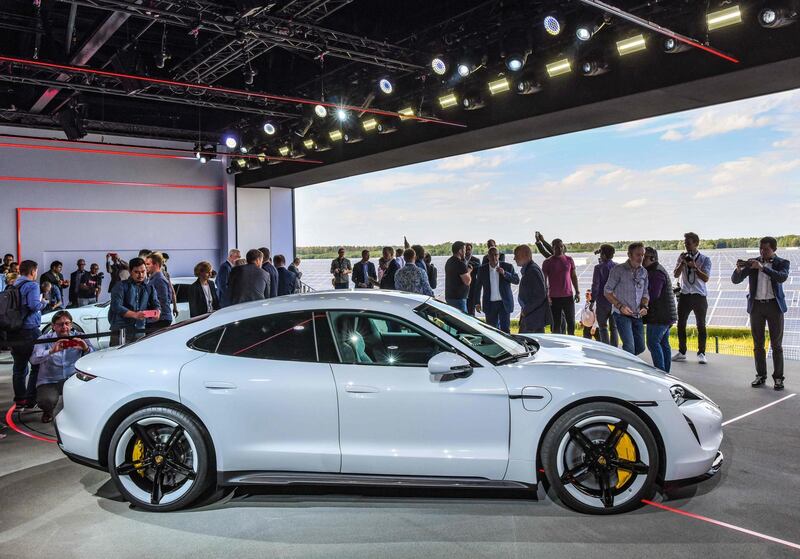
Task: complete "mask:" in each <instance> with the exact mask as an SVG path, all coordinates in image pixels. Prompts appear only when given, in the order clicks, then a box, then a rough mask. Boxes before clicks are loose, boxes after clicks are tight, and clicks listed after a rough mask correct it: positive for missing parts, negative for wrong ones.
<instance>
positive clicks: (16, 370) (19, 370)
mask: <svg viewBox="0 0 800 559" xmlns="http://www.w3.org/2000/svg"><path fill="white" fill-rule="evenodd" d="M38 274H39V265H38V264H37V263H36V262H34V261H33V260H23V261H22V263H20V265H19V277H18V278H17V279H16V281H15V282H14V287H16V288H17V289H19V299H20V306H21V310H22V311H23V313H24V316H25V318H24V319H23V321H22V327H21V328H20V329H19V330H16V331H14V332H11V333H10V337H9V340H8V341H10V342H16V343H14V345H12V346H11V357H12V358H13V359H14V365H13V368H12V371H13V372H12V384H13V386H14V402H15V403H16V404H17V407H18V408H32V407H34V406H35V405H36V376H37V374H38V371H39V367H38V366H36V365H34V366H33V367H32V368H31V371H30V375H28V360H29V359H30V358H31V354H33V342H35V341H36V338H38V337H39V335H40V334H41V332H40V328H41V326H42V309H44V308H45V307H46V306H47V301H43V300H42V293H41V291H40V288H39V282H38V281H36V277H37V276H38ZM53 288H54V289H55V286H54V287H53ZM25 377H28V381H27V383H26V382H25Z"/></svg>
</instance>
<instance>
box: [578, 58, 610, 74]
mask: <svg viewBox="0 0 800 559" xmlns="http://www.w3.org/2000/svg"><path fill="white" fill-rule="evenodd" d="M608 70H609V69H608V64H606V62H605V61H601V60H584V61H583V62H582V63H581V74H583V75H584V76H587V77H591V76H600V75H602V74H605V73H607V72H608Z"/></svg>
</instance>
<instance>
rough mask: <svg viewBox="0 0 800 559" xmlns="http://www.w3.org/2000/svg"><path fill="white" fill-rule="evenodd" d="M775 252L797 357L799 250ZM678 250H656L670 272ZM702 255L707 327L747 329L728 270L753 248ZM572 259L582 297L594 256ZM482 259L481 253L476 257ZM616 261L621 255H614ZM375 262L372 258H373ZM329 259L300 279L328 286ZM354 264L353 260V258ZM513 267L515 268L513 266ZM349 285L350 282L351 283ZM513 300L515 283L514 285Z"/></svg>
mask: <svg viewBox="0 0 800 559" xmlns="http://www.w3.org/2000/svg"><path fill="white" fill-rule="evenodd" d="M778 253H779V254H780V255H781V256H782V257H783V258H788V259H789V260H790V261H791V262H792V271H791V273H790V275H789V279H788V280H787V281H786V283H784V286H783V288H784V291H785V292H786V303H787V304H788V306H789V312H787V313H786V315H785V316H784V318H785V327H784V339H783V347H784V354H785V356H786V358H787V359H795V360H800V250H796V249H781V250H779V251H778ZM679 254H680V251H675V250H672V251H668V250H663V251H659V258H660V261H661V263H662V265H663V266H664V267H665V268H666V269H667V271H669V272H671V271H672V270H673V269H674V266H675V263H676V262H677V259H678V255H679ZM704 254H706V255H708V256H709V257H710V258H711V262H712V268H711V279H710V281H709V282H708V317H707V324H708V325H709V326H721V327H739V328H749V327H750V320H749V316H748V314H747V307H746V299H745V296H746V295H747V289H748V288H747V282H744V283H741V284H739V285H734V284H733V283H732V282H731V272H733V269H734V267H735V266H736V260H737V259H740V258H741V259H747V258H755V257H757V256H758V250H756V249H722V250H711V251H706V252H705V253H704ZM570 256H572V258H573V259H574V260H575V266H576V271H577V273H578V285H579V286H580V289H581V300H583V299H584V295H585V293H586V290H587V289H590V288H591V286H592V273H593V270H594V265H595V264H596V263H597V257H596V256H595V255H593V254H586V253H576V254H570ZM479 257H480V258H482V255H481V256H479ZM535 259H536V261H537V262H538V263H539V264H540V265H541V263H542V262H543V261H544V259H543V258H542V257H541V256H539V255H536V256H535ZM432 260H433V264H434V265H435V266H436V267H437V268H438V270H439V285H438V286H437V287H436V289H435V290H434V291H435V293H436V296H437V297H439V298H440V299H444V265H445V261H446V260H447V257H446V256H434V257H433V259H432ZM615 260H617V261H618V262H622V261H624V260H625V258H624V257H617V258H615ZM373 261H375V260H373ZM506 262H508V263H510V264H513V258H512V255H506ZM330 263H331V261H330V260H304V261H303V262H302V264H301V266H300V269H301V270H302V271H303V281H304V282H305V283H307V284H308V285H309V286H310V287H312V288H313V289H315V290H318V291H319V290H325V289H331V288H332V286H331V275H330V273H329V270H330ZM352 263H353V264H355V263H356V260H352ZM515 268H516V267H515ZM517 271H519V269H518V268H517ZM351 285H352V284H351ZM513 290H514V297H515V300H516V291H517V290H516V286H513ZM580 309H581V305H576V309H575V310H576V312H580ZM518 315H519V307H518V306H517V308H515V310H514V314H513V316H514V317H517V316H518ZM689 324H694V315H692V316H691V317H690V318H689Z"/></svg>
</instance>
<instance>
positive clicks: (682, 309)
mask: <svg viewBox="0 0 800 559" xmlns="http://www.w3.org/2000/svg"><path fill="white" fill-rule="evenodd" d="M683 238H684V241H683V243H684V246H685V247H686V252H682V253H681V255H680V256H679V257H678V263H677V265H676V266H675V272H674V275H675V277H676V278H680V280H681V293H680V295H679V296H678V353H676V354H675V355H673V356H672V360H673V361H686V321H687V320H688V319H689V314H690V313H692V312H694V318H695V322H696V323H697V360H698V361H699V362H700V363H701V364H703V365H705V364H706V363H708V360H707V359H706V337H707V335H706V313H707V312H708V299H707V297H708V290H707V288H706V282H707V281H708V278H709V277H710V276H711V259H710V258H709V257H708V256H705V255H704V254H700V253H699V252H698V251H697V247H698V246H700V237H698V236H697V233H686V234H685V235H684V236H683Z"/></svg>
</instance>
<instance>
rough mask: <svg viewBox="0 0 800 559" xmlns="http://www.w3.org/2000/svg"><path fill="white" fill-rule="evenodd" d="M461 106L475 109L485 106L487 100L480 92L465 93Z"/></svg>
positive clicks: (470, 109) (471, 109)
mask: <svg viewBox="0 0 800 559" xmlns="http://www.w3.org/2000/svg"><path fill="white" fill-rule="evenodd" d="M461 106H462V107H463V109H464V110H465V111H475V110H478V109H482V108H483V107H485V106H486V101H485V100H484V99H483V97H482V96H481V95H480V94H478V93H473V94H471V95H464V97H463V98H462V99H461Z"/></svg>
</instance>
